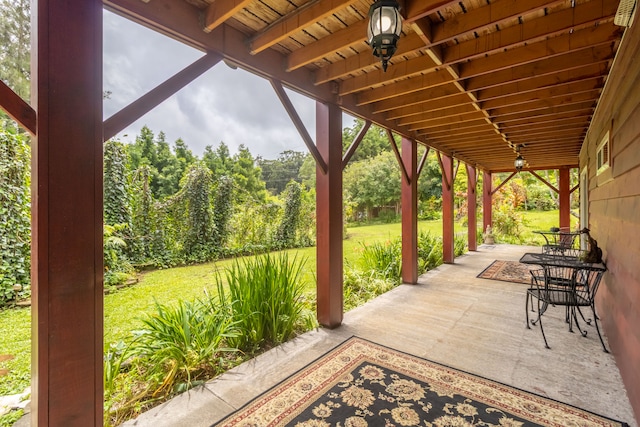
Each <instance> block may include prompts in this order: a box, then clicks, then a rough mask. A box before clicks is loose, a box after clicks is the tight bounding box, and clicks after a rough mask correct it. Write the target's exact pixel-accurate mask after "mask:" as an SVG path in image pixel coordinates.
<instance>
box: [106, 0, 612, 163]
mask: <svg viewBox="0 0 640 427" xmlns="http://www.w3.org/2000/svg"><path fill="white" fill-rule="evenodd" d="M104 3H105V6H106V7H108V8H110V9H112V10H114V11H116V12H117V13H120V14H122V15H125V16H128V17H129V18H131V19H134V20H136V21H138V22H141V23H143V24H145V25H148V26H150V27H152V28H155V29H157V30H159V31H162V32H164V33H166V34H168V35H170V36H172V37H174V38H177V39H179V40H182V41H184V42H185V43H189V44H191V45H193V46H196V47H198V48H200V49H203V50H205V51H209V52H213V53H216V54H221V55H222V56H223V57H224V58H225V60H226V61H227V63H229V64H235V65H237V66H239V67H242V68H246V69H249V70H250V71H252V72H255V73H257V74H259V75H262V76H264V77H267V78H270V79H274V80H277V81H280V82H281V83H282V84H284V85H285V86H288V87H290V88H293V89H295V90H298V91H300V92H302V93H304V94H306V95H308V96H311V97H312V98H315V99H319V100H323V101H329V102H335V103H338V104H340V105H341V107H342V108H343V109H344V110H345V111H347V112H349V113H351V114H353V115H356V116H359V117H362V118H365V119H368V120H371V121H372V122H374V123H377V124H379V125H381V126H383V127H387V128H390V129H392V130H393V131H395V132H397V133H399V134H402V135H404V136H407V137H409V138H413V139H416V140H418V141H420V142H421V143H424V144H426V145H428V146H431V147H434V148H435V149H437V150H440V151H442V152H443V153H446V154H449V155H453V156H454V157H456V158H458V159H460V160H462V161H465V162H467V163H469V164H471V165H475V166H477V167H479V168H482V169H485V170H490V171H504V170H513V160H514V158H515V156H516V155H515V147H516V146H517V145H521V147H522V148H521V153H522V155H523V157H524V158H525V160H526V167H530V168H532V169H543V168H557V167H559V166H568V165H571V166H576V165H577V164H578V155H579V151H580V147H581V145H582V142H583V139H584V137H585V134H586V131H587V128H588V126H589V122H590V120H591V117H592V115H593V112H594V109H595V107H596V105H597V102H598V98H599V96H600V94H601V91H602V88H603V86H604V84H605V82H606V79H607V75H608V73H609V70H610V68H611V65H612V62H613V59H614V56H615V53H616V50H617V47H618V45H619V42H620V39H621V37H622V34H623V28H621V27H618V26H616V25H614V23H613V18H614V15H615V12H616V9H617V7H618V3H619V1H618V0H491V1H490V0H462V1H460V0H456V1H446V0H405V1H404V2H401V4H402V8H401V13H402V15H403V16H404V17H405V21H404V26H403V34H402V37H401V38H400V41H399V42H398V50H397V52H396V54H395V55H394V56H393V58H392V59H391V61H390V64H389V68H388V70H387V72H383V71H382V67H381V64H380V62H379V61H378V59H377V58H375V57H373V55H372V54H371V49H370V47H369V46H368V44H367V43H366V35H367V29H366V28H367V22H368V11H369V7H370V6H371V4H372V3H373V0H183V1H177V0H105V2H104Z"/></svg>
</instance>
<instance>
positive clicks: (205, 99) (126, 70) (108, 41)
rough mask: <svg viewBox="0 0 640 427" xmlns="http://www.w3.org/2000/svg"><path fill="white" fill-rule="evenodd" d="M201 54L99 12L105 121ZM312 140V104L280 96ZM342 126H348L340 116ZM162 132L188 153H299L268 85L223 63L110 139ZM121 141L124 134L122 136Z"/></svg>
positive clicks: (300, 147)
mask: <svg viewBox="0 0 640 427" xmlns="http://www.w3.org/2000/svg"><path fill="white" fill-rule="evenodd" d="M202 55H203V54H202V52H200V51H197V50H195V49H192V48H190V47H188V46H185V45H183V44H181V43H179V42H176V41H174V40H173V39H170V38H168V37H165V36H163V35H161V34H158V33H156V32H154V31H151V30H149V29H147V28H146V27H143V26H141V25H138V24H135V23H133V22H131V21H128V20H126V19H124V18H122V17H120V16H118V15H116V14H113V13H111V12H109V11H106V10H105V11H104V90H108V91H111V96H110V98H109V99H106V100H105V101H104V117H105V119H106V118H108V117H110V116H111V115H112V114H114V113H116V112H117V111H118V110H120V109H121V108H122V107H125V106H126V105H128V104H129V103H131V102H132V101H134V100H136V99H137V98H138V97H140V96H141V95H143V94H145V93H146V92H147V91H149V90H151V89H153V88H154V87H156V86H157V85H158V84H160V83H162V82H163V81H165V80H166V79H167V78H169V77H171V76H172V75H173V74H175V73H176V72H178V71H180V70H181V69H183V68H184V67H186V66H187V65H189V64H191V63H192V62H194V61H195V60H196V59H198V58H199V57H201V56H202ZM288 94H289V97H290V98H291V101H292V102H293V104H294V105H295V107H296V109H297V111H298V114H299V115H300V117H301V118H302V120H303V122H304V123H305V125H306V127H307V130H308V131H309V134H310V135H312V137H313V136H314V135H315V103H314V102H313V101H312V100H310V99H309V98H306V97H304V96H301V95H299V94H297V93H295V92H292V91H288ZM343 124H344V125H347V126H350V125H351V124H352V122H351V121H350V120H349V119H348V118H347V117H345V118H344V119H343ZM144 125H147V126H148V127H149V128H150V129H151V130H152V131H153V132H154V134H156V135H157V134H158V133H159V132H160V131H164V133H165V134H166V140H167V141H168V142H170V143H173V142H174V141H175V140H176V139H178V138H182V139H183V140H184V141H185V143H186V144H187V145H188V146H189V147H190V148H191V150H192V151H193V152H194V154H197V155H202V152H203V151H204V148H205V147H206V146H207V145H212V146H214V147H216V146H217V145H218V144H219V143H220V142H221V141H224V142H225V144H227V145H228V146H229V148H230V150H231V152H232V153H235V152H236V151H237V147H238V146H239V145H240V144H244V145H245V146H247V147H249V150H250V151H251V153H252V154H253V155H254V156H262V157H264V158H266V159H274V158H276V157H277V156H278V154H279V153H281V152H282V151H284V150H296V151H303V152H307V149H306V147H305V145H304V143H303V141H302V139H301V137H300V135H299V134H298V132H297V130H296V129H295V127H294V125H293V123H292V122H291V119H290V118H289V116H288V115H287V113H286V111H285V109H284V107H283V106H282V104H281V103H280V100H279V99H278V97H277V96H276V94H275V92H274V90H273V88H272V87H271V84H270V83H269V82H268V81H267V80H265V79H262V78H260V77H257V76H255V75H253V74H251V73H248V72H246V71H244V70H240V69H237V70H232V69H231V68H229V67H227V66H226V65H225V64H224V63H223V62H220V63H219V64H217V65H216V66H215V67H213V68H212V69H210V70H209V71H207V72H206V73H204V74H203V75H201V76H200V77H198V78H197V79H196V80H194V81H193V82H192V83H191V84H189V85H188V86H186V87H185V88H183V89H182V90H180V91H179V92H178V93H176V94H175V95H173V96H172V97H170V98H169V99H167V100H166V101H165V102H164V103H162V104H160V105H159V106H158V107H156V108H155V109H153V110H152V111H151V112H149V113H147V114H146V115H144V116H143V117H142V118H141V119H139V120H138V121H136V122H135V123H133V124H132V125H131V126H129V127H128V128H126V129H125V130H124V131H122V132H121V133H120V134H118V135H117V136H116V138H119V139H120V140H122V141H129V142H130V141H133V140H135V137H136V135H138V134H139V133H140V129H141V128H142V126H144ZM125 135H126V136H125Z"/></svg>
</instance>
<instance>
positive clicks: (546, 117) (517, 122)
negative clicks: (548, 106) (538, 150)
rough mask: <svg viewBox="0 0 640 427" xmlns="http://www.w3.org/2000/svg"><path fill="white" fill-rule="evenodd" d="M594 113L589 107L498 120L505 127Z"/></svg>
mask: <svg viewBox="0 0 640 427" xmlns="http://www.w3.org/2000/svg"><path fill="white" fill-rule="evenodd" d="M592 114H593V108H587V109H584V110H579V111H568V112H563V113H560V112H557V113H555V114H553V113H551V114H547V115H541V116H535V117H534V116H528V117H526V118H523V119H520V120H513V121H511V122H500V123H498V122H496V124H497V125H498V127H499V128H500V129H504V127H505V126H511V127H512V128H513V127H517V126H525V127H526V126H530V125H532V124H540V123H554V122H555V123H557V122H561V121H562V120H564V119H576V118H578V117H591V115H592Z"/></svg>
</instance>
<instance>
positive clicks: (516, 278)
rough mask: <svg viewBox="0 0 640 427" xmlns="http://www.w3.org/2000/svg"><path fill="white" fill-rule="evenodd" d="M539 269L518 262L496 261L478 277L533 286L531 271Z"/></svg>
mask: <svg viewBox="0 0 640 427" xmlns="http://www.w3.org/2000/svg"><path fill="white" fill-rule="evenodd" d="M536 268H538V267H536V266H535V265H527V264H521V263H519V262H518V261H501V260H495V261H493V262H492V263H491V264H489V266H488V267H487V268H485V269H484V270H482V273H480V274H478V276H477V277H480V278H481V279H491V280H502V281H503V282H515V283H524V284H526V285H529V284H531V274H529V271H531V270H534V269H536Z"/></svg>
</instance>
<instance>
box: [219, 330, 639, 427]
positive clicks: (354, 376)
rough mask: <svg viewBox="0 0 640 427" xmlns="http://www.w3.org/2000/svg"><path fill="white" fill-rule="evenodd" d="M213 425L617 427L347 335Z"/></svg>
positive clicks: (264, 426)
mask: <svg viewBox="0 0 640 427" xmlns="http://www.w3.org/2000/svg"><path fill="white" fill-rule="evenodd" d="M216 425H217V426H225V427H226V426H243V427H250V426H251V427H267V426H297V427H330V426H340V427H364V426H385V427H392V426H431V427H445V426H462V427H466V426H503V427H516V426H582V427H587V426H625V425H626V424H624V423H620V422H617V421H614V420H610V419H608V418H604V417H601V416H598V415H595V414H593V413H590V412H587V411H584V410H582V409H578V408H575V407H573V406H569V405H565V404H562V403H559V402H556V401H553V400H550V399H547V398H544V397H541V396H538V395H534V394H531V393H527V392H524V391H521V390H518V389H514V388H512V387H508V386H506V385H503V384H500V383H496V382H494V381H490V380H487V379H484V378H481V377H477V376H474V375H471V374H467V373H465V372H461V371H458V370H455V369H453V368H449V367H446V366H443V365H440V364H436V363H433V362H429V361H427V360H425V359H421V358H418V357H415V356H411V355H408V354H406V353H402V352H399V351H396V350H392V349H390V348H387V347H383V346H380V345H378V344H374V343H372V342H369V341H366V340H363V339H360V338H355V337H354V338H351V339H349V340H347V341H346V342H345V343H343V344H341V345H340V346H338V347H337V348H336V349H334V350H332V351H330V352H329V353H327V354H326V355H324V356H322V357H321V358H319V359H318V360H316V361H315V362H313V363H311V364H310V365H308V366H307V367H305V368H304V369H302V370H301V371H299V372H298V373H297V374H294V375H293V376H291V377H289V378H288V379H287V380H285V381H283V382H282V383H281V384H279V385H277V386H276V387H274V388H273V389H272V390H270V391H268V392H266V393H265V394H263V395H262V396H260V397H258V398H256V399H255V400H254V401H252V402H250V403H249V404H248V405H246V406H245V407H244V408H242V409H240V410H239V411H237V412H235V413H234V414H232V415H230V416H229V417H228V418H226V419H225V420H223V421H222V422H220V423H218V424H216Z"/></svg>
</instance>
